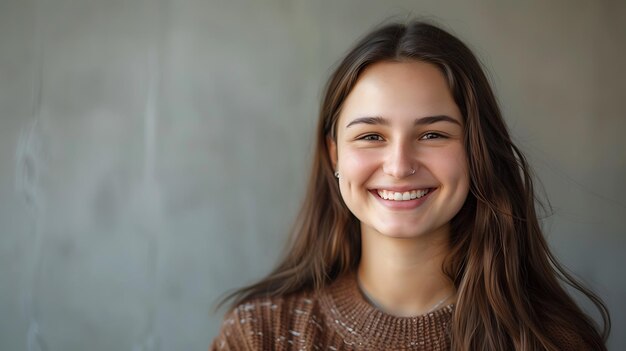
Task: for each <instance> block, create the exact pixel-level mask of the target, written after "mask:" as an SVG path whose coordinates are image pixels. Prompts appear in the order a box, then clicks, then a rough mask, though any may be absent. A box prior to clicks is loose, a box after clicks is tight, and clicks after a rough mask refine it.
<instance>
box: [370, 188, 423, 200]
mask: <svg viewBox="0 0 626 351" xmlns="http://www.w3.org/2000/svg"><path fill="white" fill-rule="evenodd" d="M377 192H378V195H379V196H380V197H382V198H383V199H385V200H393V201H406V200H413V199H419V198H420V197H422V196H424V195H426V194H427V193H428V189H423V190H411V191H405V192H403V193H399V192H396V191H389V190H377Z"/></svg>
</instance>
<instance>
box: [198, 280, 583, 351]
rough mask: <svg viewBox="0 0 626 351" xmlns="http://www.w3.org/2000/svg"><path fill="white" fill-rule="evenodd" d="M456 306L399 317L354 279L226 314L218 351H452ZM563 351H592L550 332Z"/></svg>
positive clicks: (580, 341)
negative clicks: (451, 328)
mask: <svg viewBox="0 0 626 351" xmlns="http://www.w3.org/2000/svg"><path fill="white" fill-rule="evenodd" d="M453 311H454V305H448V306H445V307H443V308H440V309H438V310H436V311H433V312H431V313H428V314H425V315H422V316H418V317H410V318H406V317H394V316H392V315H389V314H386V313H384V312H382V311H380V310H378V309H376V308H375V307H373V306H372V305H370V303H369V302H368V301H367V300H366V299H365V298H364V297H363V295H362V294H361V291H360V290H359V287H358V284H357V283H356V277H355V276H354V275H350V276H347V277H344V278H341V279H338V280H337V281H336V282H334V283H333V284H332V285H331V286H329V287H327V288H326V289H324V290H323V291H321V292H320V293H317V294H315V293H311V292H302V293H298V294H293V295H289V296H286V297H275V298H258V299H254V300H252V301H249V302H247V303H244V304H241V305H239V306H237V307H236V308H234V309H233V310H232V311H230V312H229V313H228V314H226V316H225V318H224V322H223V324H222V330H221V331H220V334H219V335H218V336H217V337H216V338H215V340H214V341H213V343H212V344H211V346H210V348H209V351H216V350H355V351H356V350H423V351H438V350H449V349H450V338H449V326H450V321H451V319H452V313H453ZM548 329H549V330H550V331H551V334H552V336H553V340H554V342H555V343H556V344H557V345H559V348H560V349H561V350H567V351H588V350H592V349H593V348H591V347H589V346H587V345H585V343H584V342H583V339H582V338H581V337H580V336H579V335H577V334H574V333H572V332H567V331H565V330H563V329H561V328H560V327H558V326H553V327H548Z"/></svg>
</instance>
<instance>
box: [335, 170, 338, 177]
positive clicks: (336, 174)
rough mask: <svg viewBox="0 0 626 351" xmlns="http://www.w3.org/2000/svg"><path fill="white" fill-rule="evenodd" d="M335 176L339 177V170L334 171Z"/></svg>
mask: <svg viewBox="0 0 626 351" xmlns="http://www.w3.org/2000/svg"><path fill="white" fill-rule="evenodd" d="M335 178H337V179H339V171H335Z"/></svg>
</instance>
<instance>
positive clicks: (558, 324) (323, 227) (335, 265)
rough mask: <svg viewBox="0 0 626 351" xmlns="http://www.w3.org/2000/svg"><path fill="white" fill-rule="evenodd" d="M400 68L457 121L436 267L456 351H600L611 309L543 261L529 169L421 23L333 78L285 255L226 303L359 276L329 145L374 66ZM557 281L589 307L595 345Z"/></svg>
mask: <svg viewBox="0 0 626 351" xmlns="http://www.w3.org/2000/svg"><path fill="white" fill-rule="evenodd" d="M406 60H419V61H423V62H428V63H431V64H433V65H435V66H437V67H438V68H439V69H440V70H441V72H442V73H443V74H444V76H445V77H446V79H447V81H448V84H449V87H450V90H451V92H452V95H453V97H454V99H455V102H456V104H457V105H458V107H459V108H460V110H461V113H462V115H463V118H464V120H465V131H464V133H465V135H464V144H465V148H466V151H467V155H468V164H469V174H470V183H471V184H470V192H469V195H468V197H467V199H466V201H465V203H464V205H463V208H462V209H461V210H460V211H459V213H458V214H457V215H456V216H455V217H454V218H453V220H452V223H451V224H452V226H451V227H452V231H451V238H450V246H451V250H450V254H449V256H448V257H447V259H446V260H445V263H444V267H443V270H444V272H445V273H446V274H447V275H448V276H449V278H450V279H451V280H452V281H453V282H454V285H455V287H456V289H457V292H458V300H457V305H456V308H455V312H454V317H453V318H454V319H453V323H452V326H451V340H452V345H453V349H455V350H456V349H458V350H472V351H474V350H511V349H515V350H558V341H557V340H555V337H554V334H555V333H554V331H555V330H559V331H560V332H561V333H565V334H566V335H572V336H575V337H577V338H578V337H580V338H581V339H582V341H583V342H584V343H585V344H586V345H589V347H591V348H592V349H594V350H606V346H605V342H606V339H607V337H608V331H609V329H610V319H609V314H608V310H607V309H606V307H605V305H604V304H603V303H602V301H601V300H600V299H599V298H598V297H597V296H596V295H594V294H593V293H592V292H591V291H589V290H588V289H586V288H584V287H583V286H582V285H581V284H580V283H579V282H577V281H576V280H575V279H574V278H573V277H572V276H571V275H569V274H568V273H567V272H566V271H565V270H564V269H563V268H562V266H561V265H560V264H559V263H558V262H557V260H556V259H555V257H554V256H553V255H552V253H551V252H550V249H549V248H548V245H547V243H546V241H545V239H544V237H543V234H542V231H541V228H540V225H539V221H538V219H537V213H536V210H535V206H536V205H537V201H536V198H535V193H534V188H533V181H532V177H531V174H530V168H529V166H528V164H527V161H526V159H525V158H524V156H523V155H522V153H521V152H520V150H519V149H518V148H517V147H516V146H515V145H514V144H513V143H512V141H511V138H510V136H509V132H508V130H507V127H506V125H505V123H504V120H503V118H502V115H501V112H500V109H499V107H498V104H497V102H496V99H495V96H494V94H493V92H492V90H491V87H490V85H489V82H488V80H487V78H486V76H485V74H484V72H483V70H482V69H481V65H480V63H479V62H478V60H477V59H476V57H475V56H474V55H473V54H472V52H471V51H470V49H468V47H467V46H465V45H464V44H463V43H462V42H461V41H460V40H459V39H457V38H456V37H454V36H452V35H451V34H449V33H448V32H446V31H444V30H442V29H440V28H438V27H436V26H433V25H431V24H427V23H423V22H412V23H409V24H407V25H404V24H390V25H386V26H384V27H381V28H379V29H376V30H374V31H373V32H371V33H370V34H369V35H367V36H366V37H364V38H363V39H362V40H361V41H360V42H359V43H358V44H357V45H356V46H355V47H354V48H353V49H352V50H351V51H349V53H348V54H347V55H346V57H345V58H344V59H343V61H341V63H340V64H339V66H338V67H337V68H336V70H335V71H334V73H333V74H332V76H331V77H330V79H329V81H328V84H327V86H326V89H325V94H324V97H323V101H322V105H321V110H320V116H319V122H318V127H317V134H316V140H315V142H316V146H315V154H314V157H313V167H312V173H311V177H310V181H309V185H308V189H307V193H306V197H305V201H304V204H303V206H302V209H301V211H300V214H299V216H298V217H297V221H296V223H295V225H294V227H293V230H292V237H291V241H290V243H289V249H288V250H287V252H286V256H285V257H284V258H283V260H282V261H281V262H280V264H279V265H278V266H277V268H276V269H275V270H274V271H273V272H271V273H270V274H269V275H268V276H267V277H266V278H264V279H262V280H261V281H260V282H258V283H256V284H253V285H250V286H248V287H244V288H242V289H240V290H237V291H235V292H234V293H233V294H231V295H229V296H228V297H227V298H226V300H228V299H231V298H232V299H234V304H240V303H242V302H244V301H246V300H249V299H251V298H254V297H257V296H262V295H269V296H279V295H287V294H290V293H294V292H299V291H304V290H317V289H321V288H323V287H324V286H326V285H328V284H329V283H331V282H332V281H333V280H335V279H336V278H337V277H338V276H340V275H342V274H345V273H349V272H354V271H355V270H356V268H357V266H358V263H359V259H360V253H361V236H360V226H359V222H358V220H357V219H356V218H355V217H354V215H353V214H352V213H351V212H350V211H349V210H348V208H347V207H346V205H345V204H344V203H343V201H342V199H341V195H340V193H339V188H338V185H337V182H336V181H335V178H334V176H333V168H332V164H331V160H330V158H329V150H328V144H327V142H328V138H334V134H335V133H334V128H335V122H336V121H337V118H338V116H339V112H340V110H341V107H342V104H343V102H344V100H345V99H346V97H347V96H348V94H349V93H350V91H351V90H352V88H353V87H354V85H355V83H356V81H357V79H358V77H359V74H360V73H361V72H362V71H363V70H364V69H365V68H366V67H368V66H369V65H371V64H373V63H376V62H381V61H406ZM560 281H562V282H564V283H566V284H568V285H570V286H572V287H573V288H575V289H576V290H578V291H580V292H581V293H582V294H584V295H585V296H587V298H589V299H590V300H591V302H593V303H594V304H595V305H596V306H597V308H598V310H599V312H600V314H601V316H602V318H603V322H604V328H603V332H602V334H601V333H600V332H598V327H597V326H596V324H595V323H594V322H593V320H592V319H591V318H590V317H588V316H587V315H585V314H584V313H583V312H582V311H581V309H580V308H579V307H578V306H577V305H576V303H575V302H574V300H573V299H572V298H571V297H570V296H569V295H568V294H567V293H566V292H565V290H564V288H563V287H562V286H561V284H560ZM226 300H224V301H226Z"/></svg>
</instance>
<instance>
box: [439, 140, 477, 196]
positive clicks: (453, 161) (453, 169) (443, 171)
mask: <svg viewBox="0 0 626 351" xmlns="http://www.w3.org/2000/svg"><path fill="white" fill-rule="evenodd" d="M465 155H466V154H465V150H464V149H463V148H453V149H450V150H447V151H446V152H445V153H442V154H440V155H438V157H436V158H435V164H436V166H437V168H438V169H439V174H440V176H442V177H443V178H444V179H445V181H447V182H448V183H449V185H451V186H452V187H454V188H456V189H457V190H458V191H462V192H467V190H468V189H469V172H468V164H467V157H466V156H465Z"/></svg>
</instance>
